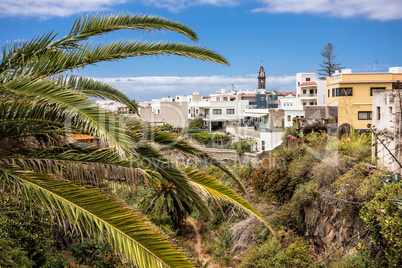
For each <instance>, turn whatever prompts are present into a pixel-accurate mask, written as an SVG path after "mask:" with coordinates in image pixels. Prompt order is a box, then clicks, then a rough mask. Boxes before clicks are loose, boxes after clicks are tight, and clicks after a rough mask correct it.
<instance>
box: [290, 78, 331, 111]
mask: <svg viewBox="0 0 402 268" xmlns="http://www.w3.org/2000/svg"><path fill="white" fill-rule="evenodd" d="M325 85H326V81H325V80H321V79H319V78H318V77H317V74H315V73H297V74H296V96H297V98H298V101H299V103H298V104H299V105H303V106H316V105H325V100H326V98H325Z"/></svg>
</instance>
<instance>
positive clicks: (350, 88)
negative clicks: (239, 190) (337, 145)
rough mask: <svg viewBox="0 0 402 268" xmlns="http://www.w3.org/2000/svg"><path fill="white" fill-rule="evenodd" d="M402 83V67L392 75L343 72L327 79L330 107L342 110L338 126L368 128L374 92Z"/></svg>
mask: <svg viewBox="0 0 402 268" xmlns="http://www.w3.org/2000/svg"><path fill="white" fill-rule="evenodd" d="M398 80H401V81H402V67H392V68H389V72H388V73H352V72H351V70H350V69H346V70H343V71H342V72H341V73H335V74H333V75H332V76H331V77H327V94H326V97H327V100H326V105H327V106H335V107H338V127H340V126H345V125H346V124H349V125H350V126H352V127H353V128H354V129H356V130H364V129H368V128H369V127H368V126H367V125H368V124H371V119H372V103H373V97H372V96H373V90H375V89H393V88H394V87H395V83H396V81H398Z"/></svg>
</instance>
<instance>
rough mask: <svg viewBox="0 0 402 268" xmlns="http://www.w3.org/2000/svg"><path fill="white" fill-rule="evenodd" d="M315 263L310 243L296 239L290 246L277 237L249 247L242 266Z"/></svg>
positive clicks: (276, 267) (279, 267)
mask: <svg viewBox="0 0 402 268" xmlns="http://www.w3.org/2000/svg"><path fill="white" fill-rule="evenodd" d="M313 264H314V261H313V257H312V256H311V255H310V254H309V247H308V245H307V244H306V243H305V242H304V241H303V240H301V239H296V240H295V241H294V242H293V243H290V244H289V245H288V246H286V245H284V244H281V243H280V242H279V241H278V240H276V239H271V240H269V241H267V242H266V243H264V244H262V245H258V246H255V247H254V248H251V249H249V250H248V251H247V252H246V254H245V255H244V257H243V260H242V262H241V263H240V266H239V267H240V268H266V267H272V268H283V267H300V268H302V267H303V268H304V267H305V268H309V267H312V266H313Z"/></svg>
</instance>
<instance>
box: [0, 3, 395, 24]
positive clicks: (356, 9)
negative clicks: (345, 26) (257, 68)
mask: <svg viewBox="0 0 402 268" xmlns="http://www.w3.org/2000/svg"><path fill="white" fill-rule="evenodd" d="M128 2H142V3H143V4H145V5H152V6H155V7H158V8H165V9H168V10H169V11H171V12H179V11H181V10H183V9H185V8H188V7H190V6H203V5H213V6H222V7H227V6H239V5H240V4H242V3H243V4H245V3H249V2H255V3H258V4H259V5H260V6H261V7H258V8H255V9H253V11H254V12H263V13H297V14H301V13H309V14H319V15H324V16H331V17H340V18H352V17H363V18H368V19H373V20H381V21H387V20H394V19H402V1H401V0H253V1H245V0H85V1H83V0H0V17H10V16H26V17H39V18H44V19H45V18H50V17H67V16H70V15H74V14H79V13H84V12H93V11H106V10H109V9H111V7H113V6H115V5H117V4H123V3H128Z"/></svg>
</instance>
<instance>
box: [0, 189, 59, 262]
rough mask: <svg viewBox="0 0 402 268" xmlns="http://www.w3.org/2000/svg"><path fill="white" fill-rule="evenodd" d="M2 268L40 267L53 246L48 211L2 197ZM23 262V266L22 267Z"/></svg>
mask: <svg viewBox="0 0 402 268" xmlns="http://www.w3.org/2000/svg"><path fill="white" fill-rule="evenodd" d="M0 203H1V206H2V207H1V208H0V237H1V239H0V241H1V242H0V246H1V247H0V248H1V249H3V250H0V267H40V266H41V265H43V264H45V262H46V259H47V257H48V256H47V251H48V249H49V248H50V247H51V246H52V245H53V244H54V240H53V236H52V231H51V230H52V224H51V219H50V215H49V213H48V211H47V210H43V209H42V208H41V207H40V206H39V205H36V204H33V205H31V207H30V208H25V207H24V206H23V202H22V201H21V200H19V199H8V198H6V199H2V198H1V197H0ZM21 263H22V264H23V265H21Z"/></svg>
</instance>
